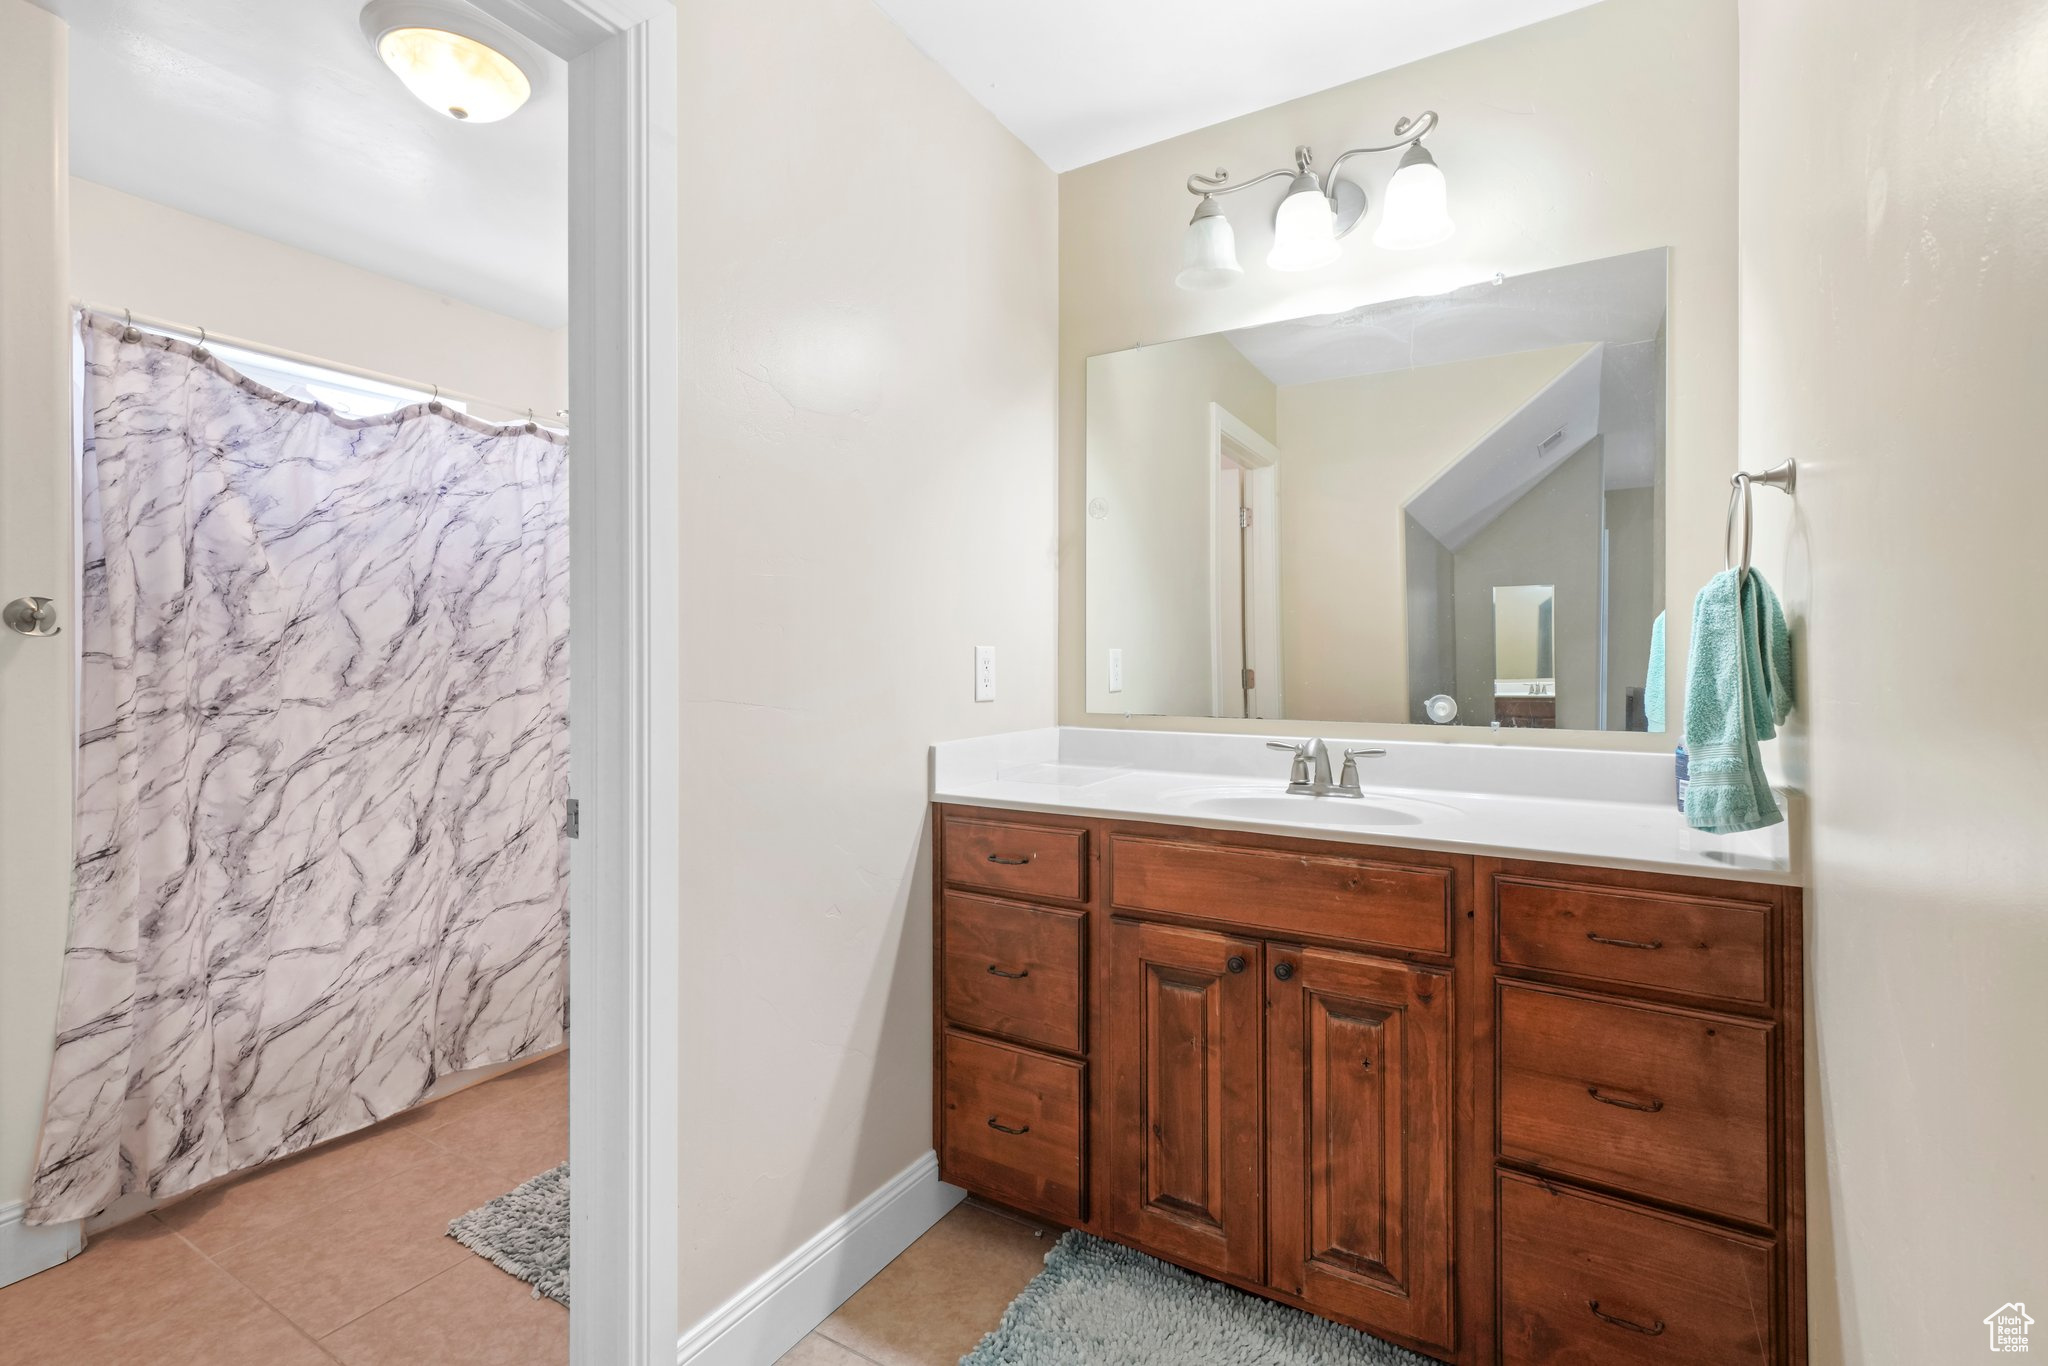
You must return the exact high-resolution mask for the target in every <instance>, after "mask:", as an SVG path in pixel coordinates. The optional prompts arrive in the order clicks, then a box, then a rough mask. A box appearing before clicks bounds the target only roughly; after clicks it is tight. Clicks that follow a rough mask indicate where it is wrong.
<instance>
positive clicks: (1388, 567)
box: [1279, 345, 1588, 725]
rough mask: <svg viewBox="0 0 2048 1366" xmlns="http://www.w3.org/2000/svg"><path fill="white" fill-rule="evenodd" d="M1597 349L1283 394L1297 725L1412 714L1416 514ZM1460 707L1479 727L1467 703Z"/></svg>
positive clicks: (1288, 611) (1284, 572) (1285, 537)
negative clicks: (1425, 497) (1492, 438)
mask: <svg viewBox="0 0 2048 1366" xmlns="http://www.w3.org/2000/svg"><path fill="white" fill-rule="evenodd" d="M1587 349H1588V348H1587V347H1585V346H1583V345H1581V346H1557V347H1551V348H1549V349H1547V350H1543V351H1521V352H1516V353H1514V354H1512V355H1506V356H1488V357H1486V358H1485V359H1483V360H1472V361H1461V362H1459V363H1457V364H1455V365H1431V366H1425V367H1423V368H1422V369H1419V370H1396V371H1391V372H1389V373H1387V374H1381V375H1360V376H1357V377H1355V378H1352V379H1333V380H1324V381H1322V382H1321V383H1317V384H1297V385H1289V386H1287V387H1285V388H1283V389H1281V390H1280V391H1279V446H1280V529H1281V537H1280V590H1281V600H1280V617H1281V642H1282V647H1281V648H1282V657H1283V658H1284V660H1285V661H1286V678H1287V712H1288V715H1290V716H1297V717H1306V718H1309V719H1311V720H1319V721H1328V720H1340V719H1344V718H1356V717H1381V718H1396V717H1406V716H1408V715H1409V714H1410V708H1409V697H1408V633H1407V601H1406V594H1405V592H1404V582H1405V569H1406V560H1405V557H1404V553H1403V549H1402V522H1403V517H1404V514H1403V511H1402V509H1403V506H1404V505H1405V504H1406V503H1407V502H1408V500H1409V499H1410V498H1413V497H1414V496H1415V495H1416V494H1417V493H1419V492H1421V490H1422V489H1423V488H1424V486H1426V485H1427V484H1428V483H1429V482H1430V481H1431V480H1432V479H1434V478H1435V477H1436V476H1437V475H1438V474H1440V473H1442V472H1443V470H1444V469H1445V468H1447V467H1448V466H1450V465H1452V464H1454V463H1455V462H1456V461H1457V460H1458V459H1459V458H1460V457H1462V456H1464V455H1465V454H1466V453H1467V452H1469V451H1470V450H1471V449H1472V448H1473V447H1474V446H1476V445H1478V444H1479V442H1480V441H1481V440H1483V439H1484V438H1485V437H1486V436H1487V434H1488V433H1490V432H1492V431H1493V430H1494V429H1495V428H1496V427H1498V426H1500V424H1501V423H1502V422H1504V421H1506V420H1507V419H1508V418H1510V417H1512V416H1514V414H1515V413H1516V412H1517V411H1519V410H1520V409H1521V408H1522V407H1523V406H1524V405H1526V404H1527V403H1528V402H1529V400H1530V399H1532V398H1534V397H1535V396H1536V395H1537V394H1539V393H1541V392H1542V391H1543V390H1544V389H1545V388H1546V387H1547V386H1549V385H1550V384H1551V383H1552V382H1553V381H1555V380H1556V379H1557V377H1558V376H1559V375H1561V374H1563V373H1564V372H1565V370H1567V369H1568V368H1570V366H1571V364H1572V362H1574V361H1576V360H1578V359H1579V358H1580V357H1581V356H1583V355H1585V353H1586V351H1587ZM1445 587H1446V591H1448V585H1446V586H1445ZM1459 709H1460V714H1461V717H1462V718H1464V719H1467V720H1468V721H1469V717H1470V713H1469V712H1467V711H1466V710H1465V706H1464V701H1463V699H1462V698H1461V699H1460V700H1459ZM1490 714H1491V712H1490V709H1489V715H1490ZM1480 724H1482V725H1483V724H1484V722H1481V723H1480Z"/></svg>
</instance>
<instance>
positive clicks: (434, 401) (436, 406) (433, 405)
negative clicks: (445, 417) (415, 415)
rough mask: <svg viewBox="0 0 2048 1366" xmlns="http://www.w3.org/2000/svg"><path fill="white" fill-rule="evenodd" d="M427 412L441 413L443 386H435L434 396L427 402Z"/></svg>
mask: <svg viewBox="0 0 2048 1366" xmlns="http://www.w3.org/2000/svg"><path fill="white" fill-rule="evenodd" d="M427 411H428V412H430V413H438V412H440V411H441V386H440V385H438V384H437V385H435V386H434V396H433V397H432V398H430V399H428V400H427Z"/></svg>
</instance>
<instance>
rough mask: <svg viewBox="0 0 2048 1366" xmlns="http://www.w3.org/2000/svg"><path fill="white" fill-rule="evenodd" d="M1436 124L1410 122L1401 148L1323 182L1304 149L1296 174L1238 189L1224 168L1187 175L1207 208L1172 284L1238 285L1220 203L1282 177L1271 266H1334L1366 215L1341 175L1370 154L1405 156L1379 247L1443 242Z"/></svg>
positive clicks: (1446, 215)
mask: <svg viewBox="0 0 2048 1366" xmlns="http://www.w3.org/2000/svg"><path fill="white" fill-rule="evenodd" d="M1436 125H1437V116H1436V111H1435V110H1425V111H1424V112H1423V113H1422V115H1421V116H1420V117H1418V118H1413V119H1410V118H1406V117H1404V118H1402V119H1401V120H1400V121H1399V122H1397V123H1396V124H1395V125H1394V136H1395V138H1396V139H1398V140H1397V141H1394V142H1390V143H1387V144H1385V145H1384V146H1380V147H1354V148H1352V149H1351V150H1350V151H1348V152H1345V153H1343V154H1341V155H1340V156H1338V158H1337V159H1336V160H1335V161H1333V162H1331V163H1330V169H1329V170H1328V172H1326V173H1325V174H1324V175H1322V176H1318V175H1317V174H1316V171H1315V158H1314V157H1313V156H1312V155H1311V154H1310V152H1309V149H1308V148H1306V147H1297V148H1295V149H1294V169H1293V170H1287V169H1284V168H1283V169H1281V170H1276V171H1268V172H1266V173H1265V174H1264V175H1260V176H1254V177H1252V178H1251V179H1250V180H1246V181H1242V182H1240V183H1238V184H1235V185H1233V184H1231V183H1230V173H1229V172H1228V171H1226V170H1223V169H1222V168H1221V167H1218V168H1217V171H1216V174H1214V175H1212V176H1205V175H1199V174H1197V175H1191V176H1189V177H1188V193H1189V194H1193V195H1200V196H1201V200H1202V202H1201V203H1200V204H1198V205H1196V206H1195V216H1194V218H1193V220H1192V221H1190V222H1189V224H1188V230H1187V235H1186V237H1185V238H1184V239H1183V241H1182V244H1181V270H1180V274H1179V275H1177V276H1175V277H1174V283H1175V284H1177V285H1179V286H1180V287H1181V288H1182V289H1222V288H1224V287H1225V286H1227V285H1230V284H1233V283H1235V282H1236V280H1237V279H1238V278H1239V277H1240V276H1242V275H1243V274H1244V270H1243V267H1241V266H1239V265H1238V263H1237V244H1236V241H1235V238H1234V235H1233V234H1232V232H1231V230H1230V221H1229V220H1228V219H1226V218H1225V217H1224V216H1223V210H1222V208H1221V206H1220V205H1218V204H1217V203H1216V196H1218V195H1225V194H1234V193H1236V192H1237V191H1238V190H1247V189H1250V188H1251V187H1252V186H1254V185H1259V184H1263V183H1264V182H1266V181H1268V180H1273V179H1276V178H1280V177H1285V178H1286V179H1287V193H1286V194H1285V195H1283V196H1282V197H1281V199H1280V206H1279V208H1277V209H1276V210H1275V211H1274V213H1273V248H1272V250H1271V251H1270V252H1268V253H1267V255H1266V264H1267V265H1268V266H1270V267H1272V268H1273V269H1274V270H1287V271H1294V270H1315V269H1317V268H1319V267H1322V266H1327V265H1329V264H1330V263H1331V262H1333V261H1335V260H1336V259H1337V257H1338V255H1339V254H1340V250H1341V249H1340V248H1339V247H1338V245H1337V243H1338V241H1339V240H1340V239H1342V238H1343V237H1344V236H1346V235H1347V234H1348V233H1350V231H1351V230H1352V229H1353V228H1355V227H1357V226H1358V223H1359V220H1360V219H1362V218H1364V217H1365V210H1366V194H1365V190H1364V189H1363V188H1362V187H1361V186H1359V185H1358V184H1357V183H1356V182H1355V181H1350V180H1345V179H1342V178H1341V177H1340V176H1339V175H1338V172H1339V171H1341V170H1342V169H1343V167H1344V163H1345V162H1346V161H1348V160H1350V159H1351V158H1352V157H1355V156H1362V155H1364V154H1366V153H1368V152H1392V151H1402V156H1401V163H1400V165H1399V166H1397V167H1395V169H1394V177H1393V179H1392V180H1391V181H1389V182H1388V184H1387V193H1386V203H1385V205H1384V206H1383V207H1382V208H1381V210H1380V225H1379V228H1378V229H1377V230H1376V231H1375V232H1374V233H1373V239H1372V240H1373V242H1374V244H1375V245H1377V246H1381V247H1386V248H1389V249H1391V250H1397V251H1405V250H1409V249H1412V248H1415V247H1428V246H1434V245H1436V244H1437V243H1438V242H1441V241H1443V240H1444V239H1445V238H1447V237H1449V236H1450V235H1451V232H1452V229H1453V225H1452V223H1451V215H1450V206H1449V199H1448V195H1447V193H1446V187H1445V184H1444V173H1443V171H1442V170H1440V169H1439V168H1438V167H1437V164H1436V158H1435V157H1432V156H1431V155H1430V154H1429V152H1428V151H1427V150H1426V149H1425V148H1424V147H1423V145H1422V139H1423V138H1424V137H1425V136H1426V135H1428V134H1429V133H1430V132H1431V131H1432V130H1434V129H1435V128H1436ZM1402 149H1405V151H1403V150H1402Z"/></svg>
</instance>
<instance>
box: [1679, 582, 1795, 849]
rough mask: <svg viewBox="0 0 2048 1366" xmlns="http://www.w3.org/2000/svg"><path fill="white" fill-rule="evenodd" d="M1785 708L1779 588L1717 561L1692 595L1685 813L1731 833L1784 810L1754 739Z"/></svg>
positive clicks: (1787, 640) (1787, 683)
mask: <svg viewBox="0 0 2048 1366" xmlns="http://www.w3.org/2000/svg"><path fill="white" fill-rule="evenodd" d="M1791 710H1792V637H1791V633H1790V632H1788V631H1787V630H1786V629H1785V611H1784V608H1782V607H1781V606H1779V604H1778V595H1777V594H1776V593H1773V592H1772V591H1771V586H1770V585H1769V584H1767V583H1765V582H1764V576H1763V575H1761V574H1759V573H1757V572H1756V571H1755V570H1754V569H1752V570H1750V571H1749V576H1748V577H1747V578H1746V579H1745V578H1743V577H1742V576H1741V575H1740V574H1739V573H1738V572H1737V571H1735V570H1733V569H1724V570H1722V571H1721V572H1720V573H1719V574H1716V575H1715V576H1714V577H1713V578H1712V579H1711V580H1709V581H1708V583H1707V586H1706V587H1705V588H1702V589H1701V590H1700V594H1699V596H1698V597H1697V598H1695V599H1693V604H1692V660H1691V664H1690V666H1689V669H1688V672H1687V676H1686V689H1685V744H1686V748H1687V749H1688V750H1689V751H1690V752H1691V756H1692V775H1691V779H1692V780H1691V782H1690V784H1689V785H1688V786H1687V788H1686V793H1685V819H1686V821H1687V823H1688V824H1690V825H1691V826H1692V827H1693V828H1694V829H1696V830H1707V831H1711V832H1713V833H1714V834H1717V835H1732V834H1735V833H1736V832H1738V831H1742V830H1756V829H1760V828H1762V827H1763V826H1766V825H1776V824H1777V823H1778V822H1779V821H1781V820H1783V819H1785V818H1784V816H1783V815H1781V814H1780V813H1779V811H1778V803H1777V801H1776V800H1775V799H1774V798H1773V797H1772V795H1771V785H1770V783H1769V782H1767V781H1766V780H1765V778H1764V762H1763V752H1762V751H1761V750H1759V749H1758V748H1757V745H1758V743H1759V742H1761V741H1764V740H1769V739H1771V738H1773V737H1774V736H1776V735H1777V733H1778V727H1779V726H1780V725H1781V724H1783V723H1784V720H1785V717H1786V715H1787V714H1789V713H1790V712H1791Z"/></svg>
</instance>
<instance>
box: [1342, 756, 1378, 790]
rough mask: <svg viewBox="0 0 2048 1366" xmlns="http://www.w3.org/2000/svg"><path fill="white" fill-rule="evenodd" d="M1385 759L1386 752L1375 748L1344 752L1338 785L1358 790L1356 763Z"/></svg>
mask: <svg viewBox="0 0 2048 1366" xmlns="http://www.w3.org/2000/svg"><path fill="white" fill-rule="evenodd" d="M1386 757H1387V752H1386V751H1385V750H1383V749H1379V748H1377V747H1366V748H1362V749H1347V750H1345V751H1344V772H1343V773H1341V774H1340V775H1338V778H1337V783H1338V785H1339V786H1340V787H1348V788H1351V789H1352V790H1353V791H1356V790H1357V788H1358V761H1359V760H1360V759H1384V758H1386Z"/></svg>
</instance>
